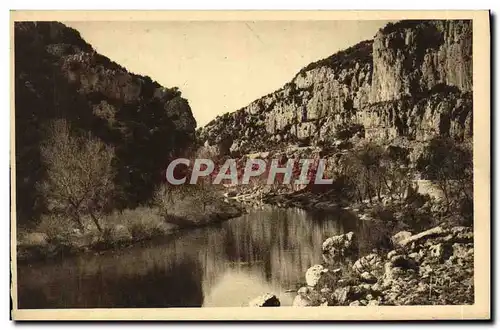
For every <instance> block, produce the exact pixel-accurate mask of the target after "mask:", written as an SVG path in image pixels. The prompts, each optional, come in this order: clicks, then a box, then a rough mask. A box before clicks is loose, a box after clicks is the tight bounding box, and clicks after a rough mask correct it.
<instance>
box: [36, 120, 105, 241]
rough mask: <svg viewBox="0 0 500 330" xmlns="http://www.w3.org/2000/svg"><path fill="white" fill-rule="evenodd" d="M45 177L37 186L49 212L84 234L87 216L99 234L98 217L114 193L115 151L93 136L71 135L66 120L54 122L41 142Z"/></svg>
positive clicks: (100, 227)
mask: <svg viewBox="0 0 500 330" xmlns="http://www.w3.org/2000/svg"><path fill="white" fill-rule="evenodd" d="M40 152H41V157H42V162H43V163H44V164H45V166H46V169H47V172H46V178H45V180H44V181H42V182H41V184H39V185H38V187H37V188H38V191H39V193H40V194H41V195H42V196H44V197H45V199H46V201H47V207H48V209H49V211H51V212H52V213H56V214H60V215H62V216H65V217H67V218H69V219H73V220H74V221H75V223H76V224H77V225H78V226H79V228H80V229H81V230H82V231H84V228H85V227H84V225H83V222H82V218H83V217H84V216H87V215H88V216H90V217H91V218H92V221H93V222H94V224H95V226H96V227H97V229H98V230H99V231H102V226H101V224H100V222H99V217H100V215H101V213H102V212H103V211H105V209H106V208H107V207H108V206H109V205H110V203H111V201H112V197H113V192H114V184H113V178H114V170H113V167H112V160H113V158H114V150H113V148H112V147H110V146H107V145H105V144H104V143H103V142H102V141H101V140H99V139H97V138H95V137H93V136H92V135H90V134H89V135H87V136H82V135H74V134H72V132H71V127H70V125H69V124H68V122H67V121H66V120H62V119H60V120H55V121H53V122H51V123H50V125H49V127H48V138H47V139H46V140H45V141H44V142H43V143H42V145H41V148H40Z"/></svg>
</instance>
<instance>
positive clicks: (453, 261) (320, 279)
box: [250, 191, 474, 307]
mask: <svg viewBox="0 0 500 330" xmlns="http://www.w3.org/2000/svg"><path fill="white" fill-rule="evenodd" d="M262 200H263V201H265V202H266V203H269V204H274V205H278V206H282V207H290V206H293V207H299V208H304V209H307V210H316V211H326V212H328V211H334V210H338V209H342V210H347V211H349V212H352V213H353V214H355V215H356V216H357V217H358V218H359V220H360V222H359V226H358V231H357V232H356V234H355V233H354V232H349V233H346V234H343V235H337V236H333V237H329V238H328V239H326V240H325V241H324V242H323V245H322V246H321V247H318V253H321V254H322V257H323V263H322V264H316V265H312V266H311V267H310V268H309V269H307V270H306V269H304V271H305V274H304V279H305V282H303V283H302V284H303V286H302V287H301V288H300V289H299V290H298V291H297V295H296V297H295V299H294V302H293V306H298V307H306V306H373V305H448V304H455V305H456V304H473V303H474V245H473V227H472V219H470V218H469V217H467V216H464V214H463V213H461V210H460V211H459V210H456V209H455V210H454V209H453V208H450V207H449V205H447V204H446V203H445V202H444V201H443V200H439V199H435V198H431V197H429V196H428V195H421V194H418V193H412V194H408V195H407V196H405V198H404V199H390V198H382V199H381V200H373V201H363V202H362V203H359V202H358V203H353V204H352V205H350V206H347V205H345V203H343V202H342V201H339V200H338V199H336V198H335V195H334V194H333V192H330V193H329V192H325V193H319V194H318V193H313V192H311V191H299V192H293V193H288V194H276V195H268V196H264V197H262ZM271 296H273V295H272V294H271V295H267V296H262V297H258V298H256V299H255V300H253V301H252V302H251V303H250V305H252V306H258V305H259V304H260V305H261V306H276V303H275V300H274V298H273V299H272V304H271V303H269V304H268V303H267V300H266V299H263V297H264V298H266V297H268V298H269V297H271ZM277 298H278V297H277ZM259 302H261V303H259Z"/></svg>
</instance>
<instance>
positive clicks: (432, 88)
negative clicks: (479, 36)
mask: <svg viewBox="0 0 500 330" xmlns="http://www.w3.org/2000/svg"><path fill="white" fill-rule="evenodd" d="M471 91H472V23H471V21H458V20H455V21H401V22H398V23H395V24H389V25H387V26H386V27H385V28H383V29H381V30H380V31H379V32H378V33H377V34H376V35H375V37H374V39H373V40H368V41H363V42H361V43H359V44H357V45H355V46H353V47H351V48H349V49H346V50H344V51H341V52H338V53H336V54H334V55H332V56H330V57H328V58H326V59H323V60H320V61H318V62H315V63H311V64H310V65H308V66H307V67H305V68H304V69H302V70H301V71H300V72H299V73H298V74H297V75H296V76H295V77H294V79H292V81H291V82H289V83H287V84H286V85H285V86H283V88H281V89H279V90H278V91H276V92H274V93H271V94H268V95H266V96H264V97H262V98H260V99H258V100H256V101H254V102H252V103H251V104H249V105H248V106H246V107H244V108H242V109H240V110H238V111H236V112H233V113H227V114H225V115H223V116H220V117H218V118H216V119H215V120H213V121H212V122H210V123H209V124H208V125H206V126H205V127H204V128H203V129H201V130H200V131H199V132H198V133H199V137H200V139H201V140H202V141H206V143H208V144H210V145H214V144H217V145H220V146H221V147H222V149H224V151H226V152H233V153H237V154H241V153H248V152H256V151H263V150H269V149H270V148H282V147H283V146H285V145H287V144H295V143H298V144H306V145H309V144H315V143H320V142H323V143H324V142H326V143H329V142H332V141H334V140H335V138H336V136H337V135H338V134H339V131H341V130H345V129H346V127H357V130H356V132H358V131H359V132H360V135H361V136H362V137H363V136H364V137H365V138H366V139H370V140H379V141H380V140H383V141H385V142H389V143H390V142H394V141H400V140H404V141H410V142H411V141H426V140H428V139H430V138H432V137H434V136H436V135H442V136H451V137H454V138H457V139H464V138H469V137H471V136H472V92H471Z"/></svg>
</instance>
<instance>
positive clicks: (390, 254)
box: [387, 250, 398, 260]
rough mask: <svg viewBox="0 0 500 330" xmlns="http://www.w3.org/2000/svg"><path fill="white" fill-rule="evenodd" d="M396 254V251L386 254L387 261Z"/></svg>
mask: <svg viewBox="0 0 500 330" xmlns="http://www.w3.org/2000/svg"><path fill="white" fill-rule="evenodd" d="M396 254H398V253H397V252H396V250H392V251H391V252H389V253H387V259H389V260H390V259H391V258H392V257H394V256H395V255H396Z"/></svg>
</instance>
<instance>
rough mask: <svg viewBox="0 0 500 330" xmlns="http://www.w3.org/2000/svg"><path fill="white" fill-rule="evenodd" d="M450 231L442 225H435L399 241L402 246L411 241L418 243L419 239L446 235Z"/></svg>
mask: <svg viewBox="0 0 500 330" xmlns="http://www.w3.org/2000/svg"><path fill="white" fill-rule="evenodd" d="M447 233H448V232H447V231H445V230H444V229H443V228H442V227H434V228H431V229H429V230H426V231H423V232H421V233H418V234H416V235H413V236H411V237H408V238H406V239H404V240H402V241H400V242H399V244H400V245H401V246H407V245H409V244H411V243H416V242H418V241H421V240H424V239H428V238H431V237H436V236H446V234H447Z"/></svg>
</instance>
